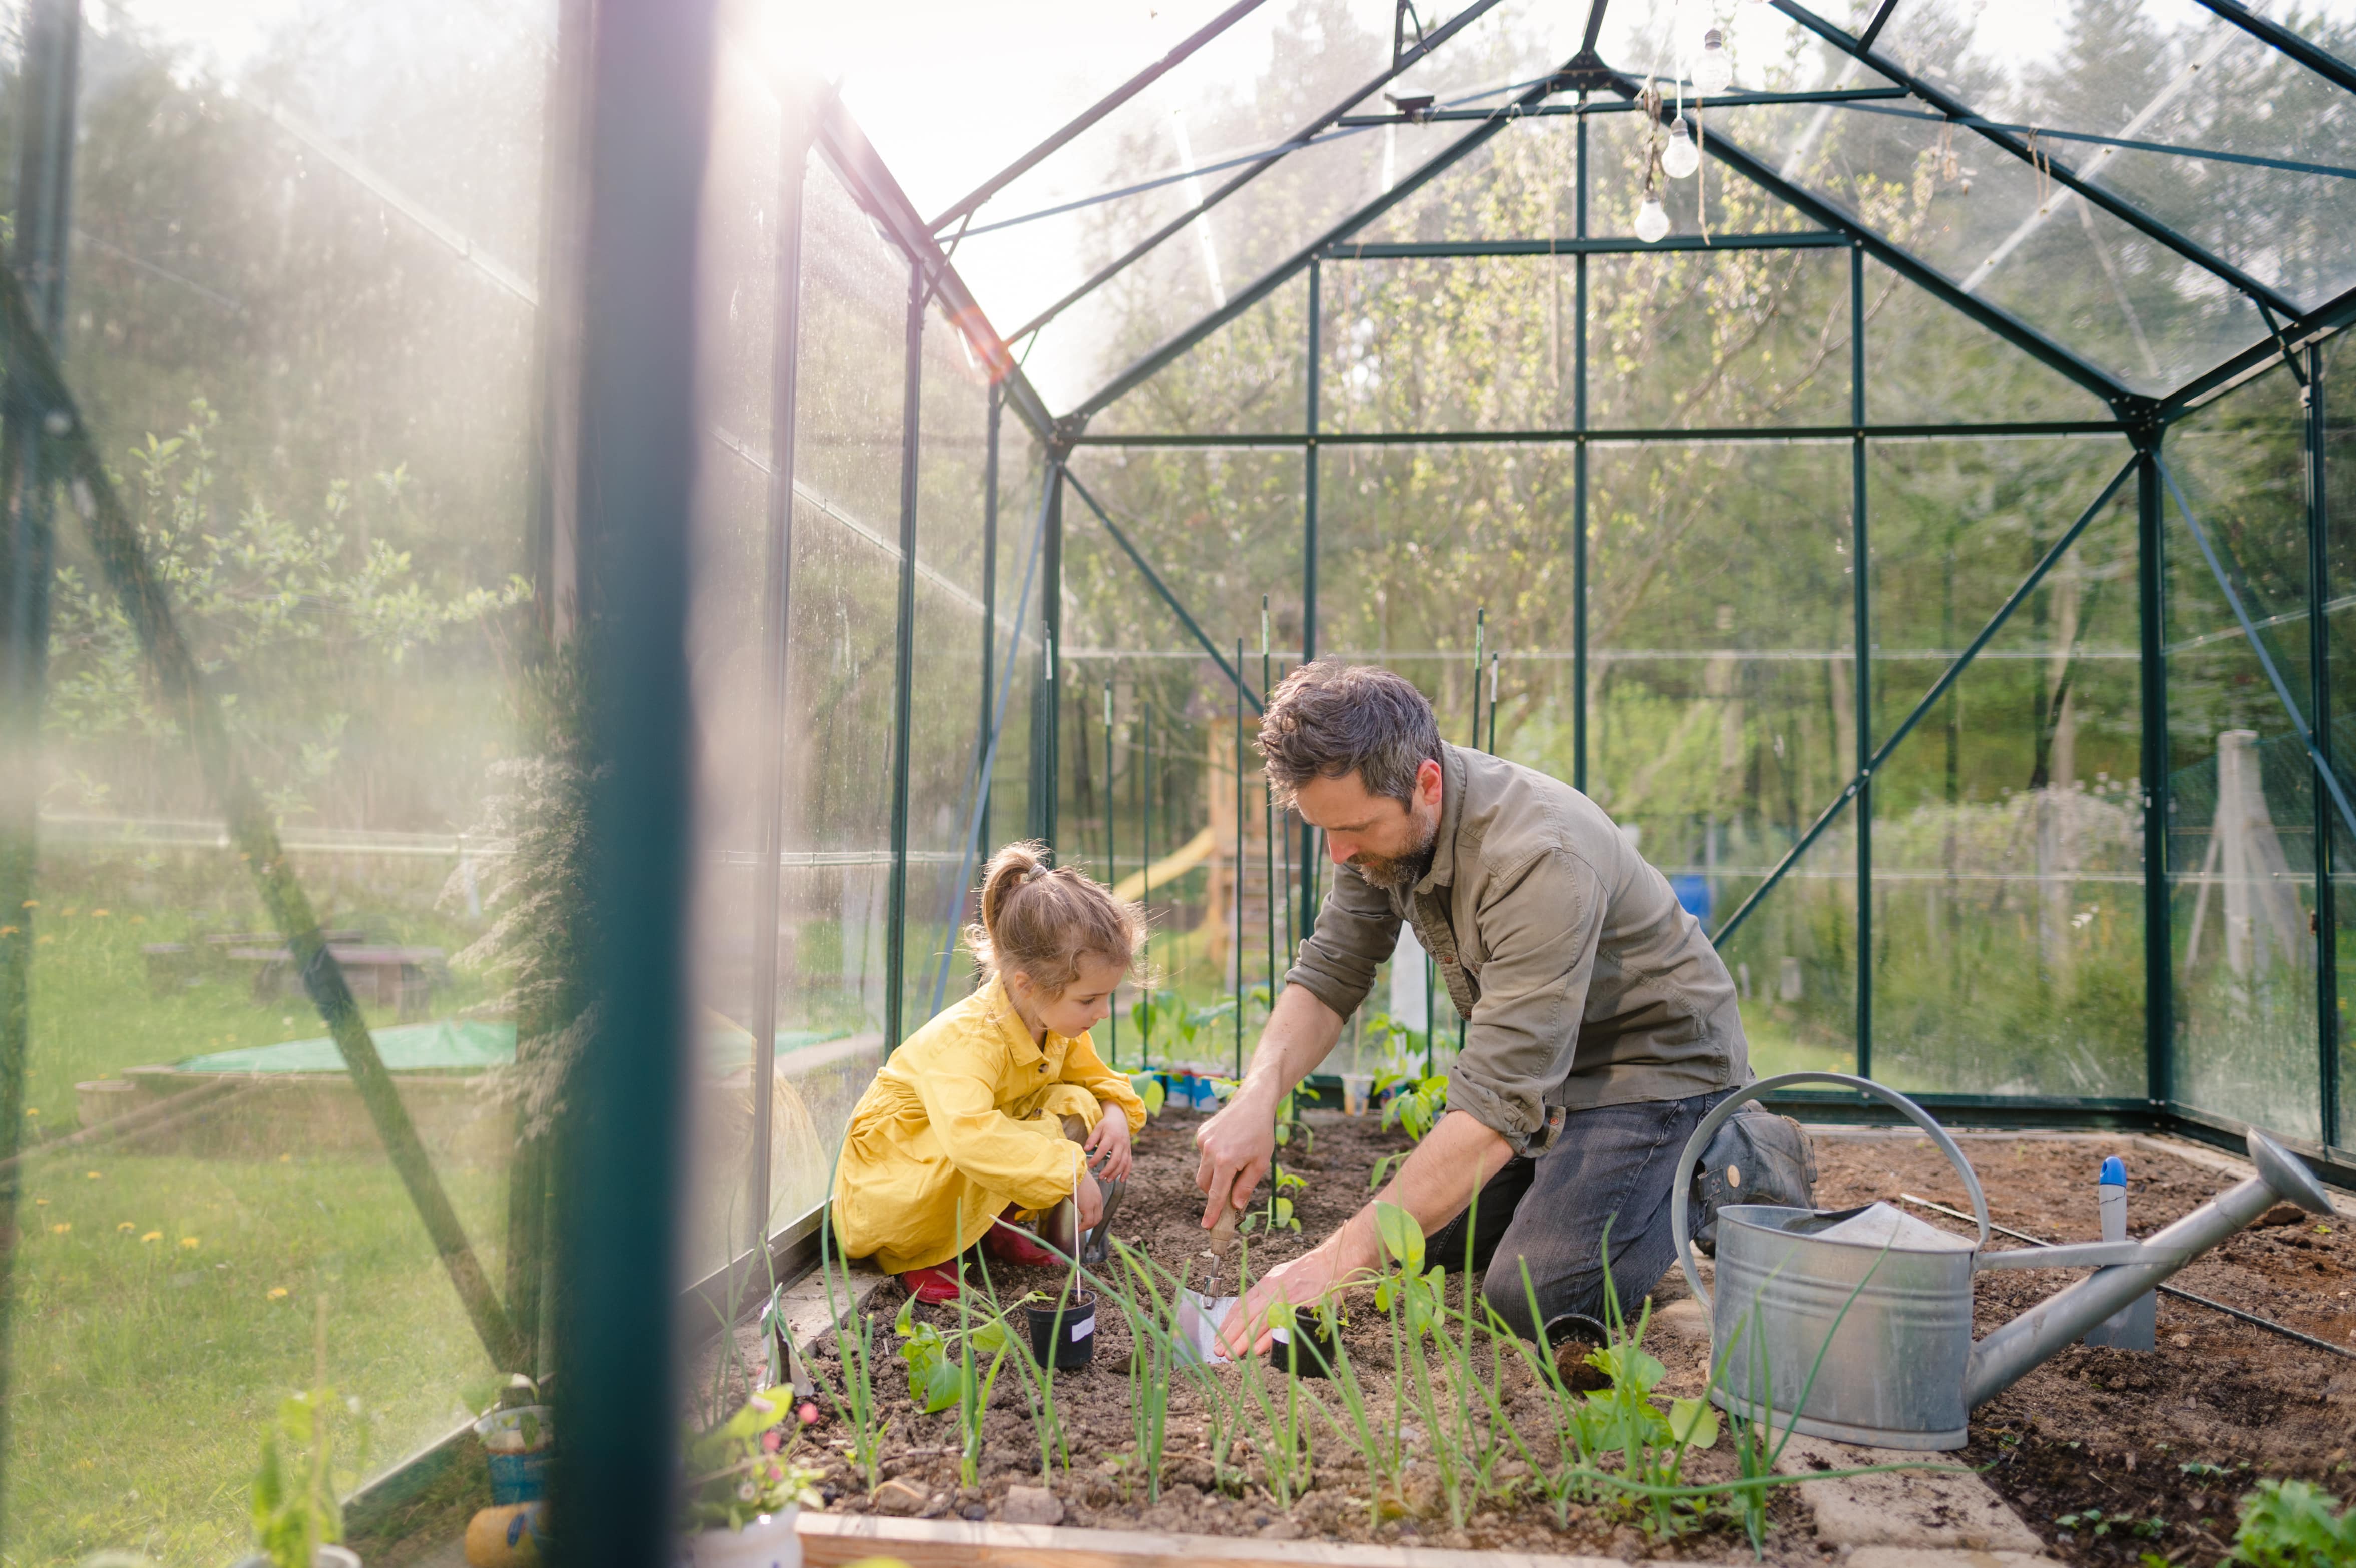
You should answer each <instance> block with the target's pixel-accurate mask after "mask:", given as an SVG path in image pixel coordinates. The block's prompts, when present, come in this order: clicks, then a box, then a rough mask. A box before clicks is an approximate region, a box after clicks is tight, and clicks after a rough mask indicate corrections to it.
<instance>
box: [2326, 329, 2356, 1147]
mask: <svg viewBox="0 0 2356 1568" xmlns="http://www.w3.org/2000/svg"><path fill="white" fill-rule="evenodd" d="M2351 368H2356V355H2351V354H2350V353H2349V351H2348V338H2346V337H2345V336H2344V335H2343V336H2341V337H2338V338H2333V339H2332V340H2331V341H2330V343H2329V344H2328V345H2327V346H2326V347H2325V349H2324V352H2323V381H2322V391H2321V392H2319V394H2318V395H2319V396H2320V397H2321V398H2322V400H2323V412H2324V421H2325V423H2324V446H2323V457H2324V506H2325V510H2324V517H2325V528H2324V540H2325V542H2326V551H2327V553H2326V555H2325V559H2324V572H2325V580H2324V581H2323V582H2322V583H2321V584H2320V585H2319V588H2320V590H2321V593H2322V596H2323V602H2324V605H2325V607H2326V615H2325V618H2324V624H2325V626H2326V628H2328V632H2329V643H2328V645H2327V662H2328V667H2329V674H2330V682H2329V690H2330V693H2331V704H2330V713H2331V725H2330V732H2329V735H2330V745H2329V747H2328V750H2329V755H2330V757H2331V759H2332V761H2333V762H2334V763H2335V764H2337V765H2338V767H2339V769H2340V778H2341V779H2351V778H2356V719H2351V716H2350V714H2349V701H2350V698H2351V695H2356V668H2351V666H2350V663H2349V659H2348V650H2350V649H2351V647H2356V529H2351V527H2350V526H2349V523H2350V521H2351V520H2356V420H2351V419H2350V417H2349V411H2350V410H2351V408H2356V399H2352V398H2351V392H2350V389H2349V387H2348V386H2347V385H2346V384H2345V383H2344V382H2343V381H2339V380H2335V377H2346V376H2348V374H2349V371H2350V370H2351ZM2325 815H2326V819H2327V820H2328V821H2329V822H2330V823H2331V831H2332V839H2331V908H2332V929H2333V932H2334V935H2335V937H2336V938H2337V950H2336V951H2335V952H2334V953H2333V955H2332V961H2333V962H2334V963H2335V964H2336V965H2337V979H2338V982H2339V1010H2338V1020H2337V1021H2338V1026H2339V1027H2338V1034H2339V1059H2340V1086H2339V1087H2340V1094H2339V1109H2340V1124H2339V1125H2340V1137H2339V1144H2340V1146H2341V1147H2343V1148H2345V1147H2349V1146H2351V1145H2356V1127H2351V1125H2350V1123H2349V1120H2348V1119H2349V1116H2350V1113H2351V1111H2356V930H2351V929H2350V928H2351V926H2356V897H2351V895H2356V832H2351V830H2350V829H2349V827H2348V824H2347V823H2345V822H2342V821H2341V820H2340V813H2339V811H2337V810H2336V809H2335V810H2333V811H2328V812H2326V813H2325Z"/></svg>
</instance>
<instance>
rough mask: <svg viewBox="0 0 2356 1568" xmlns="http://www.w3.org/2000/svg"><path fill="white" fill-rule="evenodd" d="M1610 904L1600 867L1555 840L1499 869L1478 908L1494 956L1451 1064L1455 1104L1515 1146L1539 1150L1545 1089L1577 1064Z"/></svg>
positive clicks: (1450, 1096)
mask: <svg viewBox="0 0 2356 1568" xmlns="http://www.w3.org/2000/svg"><path fill="white" fill-rule="evenodd" d="M1604 904H1605V897H1604V887H1603V882H1602V879H1601V877H1600V876H1598V875H1596V873H1595V870H1594V868H1593V867H1592V866H1590V865H1588V864H1587V863H1586V862H1585V861H1583V860H1581V859H1580V858H1579V857H1578V856H1577V855H1575V854H1570V853H1569V852H1568V851H1564V850H1550V851H1548V852H1547V853H1545V854H1540V855H1538V856H1537V857H1536V858H1535V859H1533V860H1532V861H1531V862H1530V864H1529V865H1527V866H1526V867H1525V868H1524V869H1523V870H1522V872H1521V873H1520V874H1519V875H1515V876H1512V877H1506V878H1500V879H1499V881H1498V883H1497V885H1496V886H1495V887H1494V890H1493V891H1492V893H1491V895H1490V897H1489V898H1488V899H1487V901H1486V903H1485V904H1484V906H1483V908H1482V910H1481V913H1480V919H1481V934H1482V938H1483V942H1484V944H1485V945H1486V946H1487V948H1488V954H1489V956H1488V961H1487V962H1486V963H1484V964H1483V966H1482V968H1481V1000H1480V1001H1479V1002H1478V1003H1476V1004H1474V1005H1473V1008H1472V1017H1471V1018H1470V1019H1469V1020H1467V1023H1466V1028H1465V1035H1464V1049H1463V1051H1462V1053H1461V1054H1460V1055H1459V1056H1458V1057H1457V1058H1456V1061H1455V1063H1454V1065H1453V1066H1451V1068H1450V1069H1448V1105H1449V1109H1450V1110H1451V1111H1462V1112H1468V1113H1469V1114H1470V1115H1471V1116H1472V1118H1473V1120H1475V1121H1477V1122H1480V1123H1481V1124H1482V1125H1483V1126H1485V1127H1488V1128H1491V1129H1493V1130H1494V1131H1495V1132H1496V1133H1498V1134H1499V1135H1500V1136H1502V1137H1503V1138H1504V1139H1505V1141H1506V1142H1507V1143H1509V1144H1512V1145H1513V1146H1514V1150H1515V1153H1516V1154H1531V1153H1535V1152H1536V1150H1534V1149H1533V1148H1532V1147H1531V1141H1532V1140H1533V1139H1540V1138H1541V1135H1542V1134H1543V1133H1544V1132H1545V1129H1546V1125H1547V1108H1546V1101H1545V1097H1546V1093H1547V1090H1550V1089H1552V1088H1553V1087H1554V1086H1555V1085H1556V1084H1558V1083H1560V1082H1561V1081H1562V1079H1563V1078H1564V1076H1565V1075H1566V1074H1568V1073H1569V1070H1570V1067H1571V1057H1572V1053H1573V1052H1575V1051H1576V1050H1577V1049H1578V1046H1579V1025H1580V1016H1581V1015H1583V1014H1584V1013H1585V1011H1586V1008H1587V988H1588V985H1589V983H1590V982H1591V981H1592V980H1593V979H1594V975H1595V954H1596V950H1597V948H1598V946H1599V944H1600V942H1601V936H1602V929H1603V911H1604ZM1540 1146H1543V1142H1542V1140H1541V1145H1540Z"/></svg>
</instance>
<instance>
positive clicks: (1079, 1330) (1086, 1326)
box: [1072, 1317, 1097, 1339]
mask: <svg viewBox="0 0 2356 1568" xmlns="http://www.w3.org/2000/svg"><path fill="white" fill-rule="evenodd" d="M1096 1331H1097V1320H1096V1319H1095V1318H1093V1317H1091V1318H1089V1319H1088V1320H1087V1322H1085V1323H1075V1324H1073V1325H1072V1337H1073V1338H1075V1339H1086V1338H1087V1337H1088V1336H1089V1335H1091V1334H1094V1333H1095V1332H1096Z"/></svg>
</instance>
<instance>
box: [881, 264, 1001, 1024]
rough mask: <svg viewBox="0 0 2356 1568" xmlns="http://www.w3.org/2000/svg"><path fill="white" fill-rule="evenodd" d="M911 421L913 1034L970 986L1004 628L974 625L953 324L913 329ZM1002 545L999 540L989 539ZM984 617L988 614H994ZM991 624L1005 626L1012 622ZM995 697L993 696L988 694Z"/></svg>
mask: <svg viewBox="0 0 2356 1568" xmlns="http://www.w3.org/2000/svg"><path fill="white" fill-rule="evenodd" d="M924 349H925V352H924V381H923V388H922V393H923V403H924V408H923V414H922V417H921V419H920V420H919V422H918V424H917V427H916V440H917V457H916V564H917V568H918V577H917V583H916V641H915V649H916V683H915V706H914V710H913V714H912V725H911V732H910V735H909V738H908V757H909V768H910V771H909V778H908V920H907V952H908V961H907V972H906V983H907V987H908V991H907V995H906V999H905V1003H904V1006H903V1013H902V1016H903V1019H904V1024H903V1027H905V1028H908V1029H914V1028H916V1026H918V1025H920V1024H922V1023H923V1022H924V1021H925V1020H926V1019H927V1018H929V1017H931V1016H932V1015H933V1014H934V1013H935V1012H936V1011H937V1010H938V1009H939V1007H941V1006H942V1005H946V1004H948V1002H951V1001H954V1000H955V999H956V998H958V997H959V996H962V995H964V994H965V993H966V992H967V991H968V990H969V989H970V986H971V983H972V966H971V964H970V963H969V961H967V960H966V959H965V958H962V957H957V956H955V954H954V950H955V949H956V947H957V944H958V936H957V933H958V928H959V927H960V926H961V925H962V924H963V923H964V920H965V918H966V917H967V914H968V912H969V911H968V906H969V904H970V902H971V900H970V898H969V897H968V896H967V894H966V892H965V889H967V888H969V887H970V886H973V884H974V881H975V876H976V874H977V871H978V867H977V864H976V860H977V855H978V854H981V853H986V851H985V850H980V848H979V847H978V845H977V843H976V842H975V841H974V840H973V839H972V838H971V837H969V833H970V832H971V829H972V826H973V806H974V801H973V797H974V784H975V779H976V777H977V774H976V771H975V770H976V768H977V766H978V763H979V757H978V756H977V753H976V749H975V746H976V737H977V736H980V735H981V734H982V733H983V729H984V722H985V721H984V720H983V718H982V716H981V710H982V703H983V702H984V700H985V698H984V694H983V690H982V685H981V667H982V660H983V653H982V647H981V644H982V640H983V639H985V638H990V639H994V640H996V641H998V642H999V643H1000V644H1001V646H1000V648H999V649H997V650H994V652H993V655H992V658H993V661H994V660H996V659H1002V658H1003V657H1004V656H1005V655H1004V650H1003V641H1004V633H1002V632H1001V631H998V630H996V629H995V628H992V627H991V625H990V624H989V622H988V621H987V620H985V618H984V614H985V608H987V609H988V610H990V611H992V612H994V611H995V609H996V606H995V605H994V604H992V605H991V606H988V607H985V606H984V604H983V602H982V601H983V593H982V546H983V539H982V528H983V521H984V519H983V510H984V505H985V502H986V500H987V498H988V495H989V487H990V478H989V467H990V423H991V421H990V403H991V388H990V376H989V372H988V371H987V370H986V369H985V368H984V367H983V363H982V361H981V360H980V358H979V357H978V356H977V355H976V354H975V353H974V352H973V349H972V346H971V345H970V344H969V342H968V341H967V339H966V338H965V335H964V334H963V333H962V332H961V331H959V330H958V327H957V325H956V323H954V322H953V321H951V320H950V319H949V318H948V317H946V316H944V315H942V314H940V313H939V312H938V311H935V312H934V313H932V314H931V315H929V316H928V317H926V322H925V344H924ZM1001 540H1002V536H1001ZM993 618H994V616H993ZM1003 625H1004V626H1005V627H1006V628H1008V629H1010V630H1011V629H1012V625H1013V618H1012V616H1008V617H1006V618H1004V621H1003ZM990 695H991V696H993V697H994V696H995V695H996V693H994V692H993V693H990Z"/></svg>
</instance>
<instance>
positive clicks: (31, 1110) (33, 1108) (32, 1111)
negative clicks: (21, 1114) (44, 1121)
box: [25, 1105, 41, 1116]
mask: <svg viewBox="0 0 2356 1568" xmlns="http://www.w3.org/2000/svg"><path fill="white" fill-rule="evenodd" d="M40 1113H41V1108H40V1107H39V1106H37V1105H27V1106H26V1107H25V1114H26V1115H27V1116H38V1115H39V1114H40Z"/></svg>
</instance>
